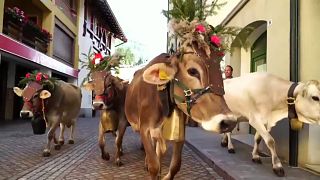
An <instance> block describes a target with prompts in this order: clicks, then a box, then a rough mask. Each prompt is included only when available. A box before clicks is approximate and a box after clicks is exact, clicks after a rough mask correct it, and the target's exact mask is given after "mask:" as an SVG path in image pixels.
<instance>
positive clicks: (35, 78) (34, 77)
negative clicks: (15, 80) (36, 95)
mask: <svg viewBox="0 0 320 180" xmlns="http://www.w3.org/2000/svg"><path fill="white" fill-rule="evenodd" d="M56 81H57V78H54V77H50V76H49V75H48V74H46V73H43V72H38V71H33V72H32V73H27V74H26V76H25V77H22V79H21V80H20V81H19V85H21V86H23V87H25V86H26V85H27V84H28V83H30V82H36V83H38V84H40V85H42V86H43V87H48V89H50V90H52V89H54V86H55V84H56Z"/></svg>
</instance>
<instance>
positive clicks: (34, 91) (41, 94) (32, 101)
mask: <svg viewBox="0 0 320 180" xmlns="http://www.w3.org/2000/svg"><path fill="white" fill-rule="evenodd" d="M13 91H14V93H15V94H16V95H18V96H19V97H23V101H24V103H23V107H22V110H21V111H20V117H22V118H32V117H34V116H36V115H38V114H40V113H42V106H43V104H42V103H43V100H44V99H47V98H49V97H50V96H51V93H50V92H49V91H47V90H44V89H43V86H42V85H40V84H38V83H37V82H30V83H28V84H27V86H26V87H25V88H24V89H20V88H18V87H14V88H13Z"/></svg>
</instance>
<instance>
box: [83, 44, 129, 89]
mask: <svg viewBox="0 0 320 180" xmlns="http://www.w3.org/2000/svg"><path fill="white" fill-rule="evenodd" d="M91 49H92V48H91V47H90V49H89V52H88V54H84V53H82V55H84V56H85V61H81V60H80V62H81V63H82V66H81V69H82V68H86V69H87V70H89V73H88V74H87V77H86V78H84V79H83V82H82V84H83V83H84V82H85V81H86V80H89V79H90V75H91V74H92V72H95V71H104V70H105V71H111V70H114V71H115V72H116V73H119V66H120V62H121V60H122V59H123V58H124V56H123V55H120V54H117V53H115V54H113V55H104V54H103V53H101V52H99V53H92V52H91Z"/></svg>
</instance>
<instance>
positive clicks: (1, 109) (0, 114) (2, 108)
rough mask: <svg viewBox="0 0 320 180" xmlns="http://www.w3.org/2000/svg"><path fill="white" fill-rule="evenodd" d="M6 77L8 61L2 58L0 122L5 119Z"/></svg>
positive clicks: (0, 69) (0, 67)
mask: <svg viewBox="0 0 320 180" xmlns="http://www.w3.org/2000/svg"><path fill="white" fill-rule="evenodd" d="M7 77H8V63H7V62H5V61H3V60H2V61H1V62H0V122H3V121H4V120H5V111H6V99H5V98H6V96H7Z"/></svg>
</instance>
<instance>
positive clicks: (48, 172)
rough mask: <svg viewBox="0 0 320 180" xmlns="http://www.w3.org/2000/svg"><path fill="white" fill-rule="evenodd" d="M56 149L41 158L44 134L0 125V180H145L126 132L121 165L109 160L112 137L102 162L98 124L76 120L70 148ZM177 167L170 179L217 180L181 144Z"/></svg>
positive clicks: (134, 142) (139, 155) (22, 124)
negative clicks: (35, 133) (34, 133)
mask: <svg viewBox="0 0 320 180" xmlns="http://www.w3.org/2000/svg"><path fill="white" fill-rule="evenodd" d="M68 133H69V131H68V130H67V135H65V145H63V146H62V148H61V150H59V151H57V150H54V148H53V147H52V150H51V156H50V157H42V150H43V147H44V145H45V143H46V135H33V133H32V129H31V124H30V123H29V122H27V121H19V122H18V123H10V124H7V125H0V179H1V180H2V179H149V175H148V173H147V172H146V171H145V170H144V157H145V156H144V152H143V151H141V150H140V139H139V136H138V134H137V133H134V132H132V131H131V128H130V127H129V128H127V131H126V134H125V137H124V143H123V149H124V155H123V156H122V162H123V164H124V165H123V166H121V167H117V166H116V165H115V164H114V163H113V161H114V139H115V138H114V137H113V136H112V135H111V134H106V139H107V145H106V149H107V151H108V152H109V153H110V156H111V159H110V160H109V161H104V160H102V159H101V157H100V150H99V148H98V142H97V134H98V119H97V118H93V119H90V118H80V119H79V120H78V124H77V127H76V133H75V144H73V145H70V144H67V140H68V139H67V137H68ZM182 156H183V157H182V167H181V170H180V171H179V173H178V174H177V175H176V177H175V179H222V178H221V177H220V176H219V175H218V174H217V173H216V172H215V171H213V169H212V168H211V167H210V166H209V165H208V164H207V163H205V162H204V161H203V160H202V159H201V158H200V157H199V156H198V155H197V154H196V153H195V152H193V151H192V150H191V148H189V146H187V145H185V146H184V149H183V155H182ZM170 157H171V148H170V149H169V151H168V152H167V154H166V156H165V157H164V159H163V162H162V177H163V176H164V175H165V174H166V173H167V172H168V167H169V162H170Z"/></svg>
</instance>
